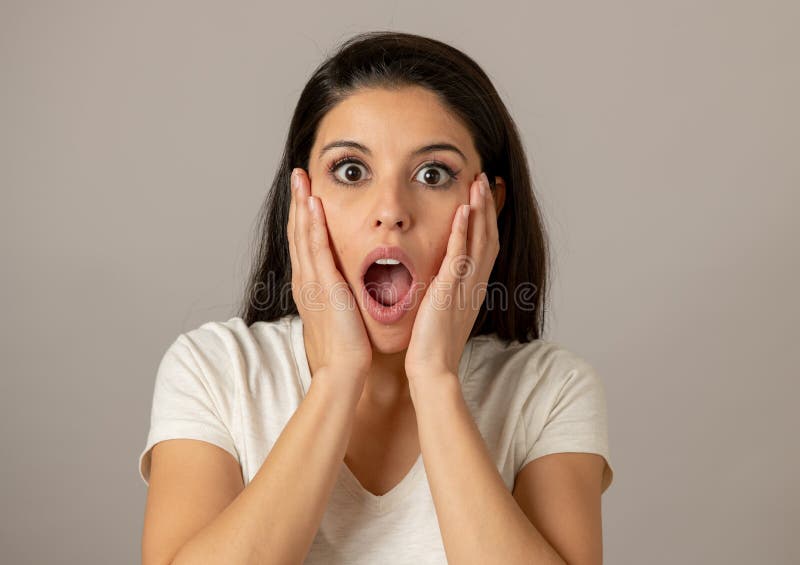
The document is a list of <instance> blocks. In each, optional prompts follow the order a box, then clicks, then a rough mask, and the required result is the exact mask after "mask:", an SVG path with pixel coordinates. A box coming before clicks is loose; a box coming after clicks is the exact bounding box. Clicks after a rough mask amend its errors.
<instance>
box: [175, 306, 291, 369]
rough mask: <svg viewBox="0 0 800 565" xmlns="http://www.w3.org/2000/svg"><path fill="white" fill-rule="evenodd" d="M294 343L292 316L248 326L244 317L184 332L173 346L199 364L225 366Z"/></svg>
mask: <svg viewBox="0 0 800 565" xmlns="http://www.w3.org/2000/svg"><path fill="white" fill-rule="evenodd" d="M290 341H291V317H290V316H284V317H283V318H279V319H277V320H274V321H271V322H256V323H254V324H252V325H250V326H248V325H247V324H246V323H245V321H244V320H243V319H242V318H241V317H238V316H236V317H232V318H229V319H227V320H224V321H223V320H220V321H209V322H205V323H203V324H202V325H200V326H197V327H195V328H192V329H190V330H188V331H185V332H184V333H181V334H180V335H179V336H178V338H177V339H176V340H175V343H174V344H173V345H177V346H178V347H180V348H185V349H187V350H188V351H189V352H191V353H192V354H193V355H194V356H195V357H196V359H197V361H198V362H200V363H207V364H210V365H212V366H215V367H220V368H221V367H223V366H225V365H229V364H230V363H231V362H233V363H244V362H247V361H252V360H255V359H256V358H260V356H261V355H262V354H263V352H264V350H265V349H267V350H269V349H275V348H277V349H281V348H282V347H283V346H286V345H288V344H289V343H290Z"/></svg>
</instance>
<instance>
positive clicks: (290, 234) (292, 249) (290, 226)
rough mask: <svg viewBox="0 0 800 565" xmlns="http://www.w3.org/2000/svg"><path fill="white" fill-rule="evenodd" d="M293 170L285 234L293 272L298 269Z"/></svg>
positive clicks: (293, 170)
mask: <svg viewBox="0 0 800 565" xmlns="http://www.w3.org/2000/svg"><path fill="white" fill-rule="evenodd" d="M295 170H296V169H292V174H291V175H290V177H289V221H288V223H287V225H286V234H287V238H288V239H289V257H290V259H291V262H292V270H293V272H297V271H298V269H299V265H296V264H295V263H296V258H297V248H296V246H295V243H294V224H295V212H296V210H297V206H296V204H295V200H296V196H295V188H296V186H297V185H296V183H297V180H296V175H295ZM298 274H299V273H298Z"/></svg>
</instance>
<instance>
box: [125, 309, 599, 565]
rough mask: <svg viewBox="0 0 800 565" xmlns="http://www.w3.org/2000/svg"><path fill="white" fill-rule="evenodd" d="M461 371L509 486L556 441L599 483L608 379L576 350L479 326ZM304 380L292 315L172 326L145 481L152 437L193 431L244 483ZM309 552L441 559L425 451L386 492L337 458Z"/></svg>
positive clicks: (298, 322) (324, 557)
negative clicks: (587, 458)
mask: <svg viewBox="0 0 800 565" xmlns="http://www.w3.org/2000/svg"><path fill="white" fill-rule="evenodd" d="M458 377H459V380H460V382H461V388H462V393H463V395H464V399H465V401H466V403H467V406H468V407H469V410H470V412H471V413H472V416H473V418H474V419H475V422H476V423H477V425H478V428H479V429H480V432H481V435H482V436H483V439H484V441H485V442H486V445H487V447H488V449H489V451H490V453H491V454H492V458H493V459H494V461H495V464H496V465H497V469H498V471H499V472H500V474H501V476H502V478H503V481H505V484H506V486H507V487H508V490H509V492H511V491H512V490H513V487H514V478H515V477H516V475H517V473H518V472H519V471H520V469H521V468H522V467H523V466H524V465H525V464H526V463H528V462H529V461H531V460H533V459H536V458H537V457H541V456H543V455H547V454H549V453H557V452H587V453H597V454H600V455H602V456H603V457H604V458H605V460H606V467H605V470H604V475H603V490H604V491H605V489H606V488H608V486H609V485H610V484H611V481H612V477H613V470H612V469H611V466H610V463H609V450H608V429H607V416H606V400H605V390H604V386H603V384H602V382H601V381H600V379H599V378H598V376H597V374H596V372H595V371H594V370H593V369H592V367H591V366H590V365H589V364H587V363H586V362H585V361H584V360H582V359H581V358H579V357H578V356H577V355H575V354H573V353H571V352H570V351H568V350H566V349H564V348H562V347H560V346H559V345H557V344H555V343H552V342H548V341H544V340H534V341H531V342H528V343H519V342H517V341H512V342H504V341H502V340H500V339H499V338H498V337H497V336H496V335H495V334H493V335H490V336H485V335H484V336H478V337H474V338H471V339H470V340H469V341H468V342H467V344H466V345H465V347H464V352H463V355H462V356H461V361H460V364H459V367H458ZM310 384H311V375H310V371H309V367H308V361H307V358H306V353H305V345H304V342H303V323H302V319H301V318H300V317H299V316H296V315H295V316H291V315H287V316H284V317H283V318H280V319H279V320H275V321H272V322H256V323H254V324H253V325H252V326H250V327H248V326H247V325H246V324H245V323H244V320H242V319H241V318H238V317H235V318H231V319H229V320H228V321H227V322H208V323H206V324H203V325H201V326H200V327H199V328H196V329H193V330H191V331H188V332H185V333H183V334H181V335H179V336H178V338H177V339H176V340H175V342H173V343H172V345H171V346H170V347H169V348H168V349H167V351H166V353H165V354H164V357H163V358H162V360H161V363H160V365H159V367H158V372H157V374H156V379H155V388H154V393H153V404H152V412H151V420H150V431H149V435H148V437H147V443H146V445H145V448H144V450H143V451H142V452H141V455H140V456H139V473H140V475H141V477H142V480H144V482H145V484H147V485H149V482H148V480H149V477H150V455H151V454H150V449H151V448H152V447H153V445H155V444H156V443H158V442H159V441H162V440H166V439H176V438H189V439H198V440H203V441H206V442H209V443H212V444H214V445H218V446H219V447H221V448H223V449H225V450H226V451H228V452H229V453H230V454H231V455H233V457H234V458H235V459H236V460H237V461H239V463H240V465H241V468H242V479H243V481H244V484H245V486H247V485H248V484H249V483H250V481H251V480H252V479H253V477H254V476H255V474H256V472H257V471H258V470H259V468H260V467H261V464H262V463H263V462H264V460H265V459H266V457H267V454H268V453H269V451H270V449H271V448H272V446H273V444H274V443H275V441H276V440H277V438H278V436H279V435H280V433H281V431H282V430H283V428H284V426H285V425H286V423H287V422H288V420H289V418H290V417H291V416H292V414H293V413H294V411H295V410H296V409H297V408H298V406H299V405H300V402H301V401H302V400H303V398H304V397H305V395H306V392H307V391H308V388H309V386H310ZM305 563H308V564H312V565H316V564H321V563H325V564H335V563H386V564H390V563H416V564H417V565H423V564H427V563H431V564H443V563H447V559H446V557H445V552H444V545H443V543H442V538H441V532H440V530H439V525H438V522H437V519H436V512H435V509H434V504H433V498H432V496H431V492H430V488H429V485H428V481H427V479H426V473H425V466H424V464H423V461H422V456H421V455H420V457H419V458H418V459H417V461H416V462H415V464H414V466H413V467H412V468H411V470H410V471H409V472H408V474H407V475H406V476H405V477H404V478H403V479H402V480H401V481H400V483H399V484H398V485H396V486H395V487H394V488H393V489H392V490H390V491H389V492H387V493H385V494H383V495H382V496H376V495H374V494H372V493H370V492H369V491H367V490H366V489H364V488H363V487H362V486H361V484H360V483H359V482H358V480H357V479H356V477H355V475H353V474H352V472H351V471H350V469H349V468H348V467H347V465H346V464H345V463H344V461H342V464H341V467H340V471H339V476H338V478H337V482H336V485H335V486H334V489H333V492H332V493H331V497H330V499H329V501H328V506H327V508H326V511H325V514H324V516H323V518H322V522H321V524H320V528H319V530H318V531H317V534H316V537H315V539H314V541H313V544H312V546H311V548H310V551H309V553H308V556H307V559H306V561H305Z"/></svg>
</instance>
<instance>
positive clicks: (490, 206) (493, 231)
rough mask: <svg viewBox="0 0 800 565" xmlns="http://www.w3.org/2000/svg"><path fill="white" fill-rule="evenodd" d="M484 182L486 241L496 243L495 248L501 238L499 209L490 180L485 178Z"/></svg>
mask: <svg viewBox="0 0 800 565" xmlns="http://www.w3.org/2000/svg"><path fill="white" fill-rule="evenodd" d="M485 174H486V173H484V175H485ZM484 180H485V186H486V228H487V230H486V239H487V240H488V241H489V242H494V244H495V247H498V243H499V241H500V237H499V234H498V228H497V208H496V207H495V204H494V195H493V194H492V190H491V188H490V187H489V179H488V178H485V179H484ZM495 190H497V189H495Z"/></svg>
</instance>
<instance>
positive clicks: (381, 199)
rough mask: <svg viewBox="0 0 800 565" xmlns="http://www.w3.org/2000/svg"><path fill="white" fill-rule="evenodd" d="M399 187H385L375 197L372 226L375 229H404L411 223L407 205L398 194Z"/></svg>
mask: <svg viewBox="0 0 800 565" xmlns="http://www.w3.org/2000/svg"><path fill="white" fill-rule="evenodd" d="M399 190H402V188H400V187H385V188H384V190H382V191H381V193H380V195H379V196H378V198H377V203H376V207H375V209H374V211H373V216H372V226H373V227H374V228H376V229H387V230H400V231H406V230H407V229H408V228H409V226H410V224H411V214H410V213H409V210H408V206H406V204H405V203H404V202H403V201H402V197H401V196H400V195H399V194H398V192H399Z"/></svg>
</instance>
